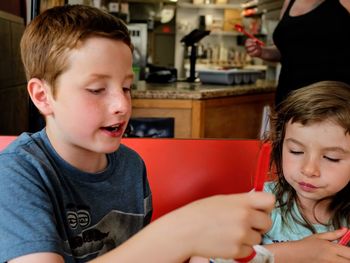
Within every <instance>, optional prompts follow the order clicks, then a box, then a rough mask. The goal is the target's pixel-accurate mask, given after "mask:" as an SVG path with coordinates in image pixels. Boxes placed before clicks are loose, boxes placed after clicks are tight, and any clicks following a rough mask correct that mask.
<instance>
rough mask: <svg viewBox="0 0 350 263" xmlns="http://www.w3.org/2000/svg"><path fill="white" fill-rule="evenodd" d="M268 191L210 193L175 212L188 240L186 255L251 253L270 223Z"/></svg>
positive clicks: (224, 256) (270, 204)
mask: <svg viewBox="0 0 350 263" xmlns="http://www.w3.org/2000/svg"><path fill="white" fill-rule="evenodd" d="M274 202H275V198H274V196H273V195H272V194H268V193H262V192H259V193H257V192H251V193H245V194H236V195H222V196H214V197H209V198H206V199H202V200H199V201H196V202H193V203H191V204H189V205H187V206H185V207H183V208H181V209H180V210H179V211H178V212H179V213H178V218H180V219H181V220H183V221H182V222H181V223H180V222H178V223H180V224H183V225H185V226H186V227H185V228H181V229H184V233H185V232H186V233H187V235H188V236H187V239H188V240H189V241H190V242H188V243H187V244H191V246H192V250H191V251H189V253H190V255H200V256H204V257H214V258H215V257H221V258H242V257H246V256H248V255H250V253H252V246H253V245H256V244H259V243H260V241H261V234H262V233H264V232H265V231H267V230H268V229H269V228H270V227H271V219H270V216H269V212H270V211H271V210H272V208H273V206H274ZM181 213H182V214H184V213H185V214H186V216H184V215H182V216H180V215H181Z"/></svg>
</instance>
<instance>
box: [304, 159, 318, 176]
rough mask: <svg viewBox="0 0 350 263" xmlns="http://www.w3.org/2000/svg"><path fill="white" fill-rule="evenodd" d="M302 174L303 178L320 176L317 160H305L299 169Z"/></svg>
mask: <svg viewBox="0 0 350 263" xmlns="http://www.w3.org/2000/svg"><path fill="white" fill-rule="evenodd" d="M301 172H302V174H304V175H305V176H309V177H311V176H320V168H319V164H318V162H317V160H314V159H312V158H307V159H306V160H305V161H304V163H303V166H302V168H301Z"/></svg>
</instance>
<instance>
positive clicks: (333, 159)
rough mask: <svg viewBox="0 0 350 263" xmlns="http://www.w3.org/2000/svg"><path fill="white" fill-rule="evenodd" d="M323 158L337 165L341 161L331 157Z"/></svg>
mask: <svg viewBox="0 0 350 263" xmlns="http://www.w3.org/2000/svg"><path fill="white" fill-rule="evenodd" d="M323 158H325V159H327V160H328V161H331V162H334V163H337V162H339V161H340V159H337V158H331V157H328V156H323Z"/></svg>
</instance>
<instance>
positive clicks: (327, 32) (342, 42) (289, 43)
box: [273, 0, 350, 103]
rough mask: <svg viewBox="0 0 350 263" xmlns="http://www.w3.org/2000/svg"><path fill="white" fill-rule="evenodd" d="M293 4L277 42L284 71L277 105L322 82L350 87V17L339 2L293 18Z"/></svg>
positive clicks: (276, 33) (325, 3) (328, 1)
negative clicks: (294, 91) (328, 81)
mask: <svg viewBox="0 0 350 263" xmlns="http://www.w3.org/2000/svg"><path fill="white" fill-rule="evenodd" d="M294 4H295V0H291V1H290V3H289V5H288V7H287V8H286V11H285V13H284V14H283V16H282V18H281V21H280V22H279V24H278V25H277V27H276V29H275V31H274V34H273V39H274V42H275V44H276V46H277V47H278V49H279V50H280V52H281V64H282V70H281V74H280V79H279V86H278V90H277V95H276V96H277V98H276V102H277V103H278V102H279V101H281V100H282V99H283V98H284V97H285V96H286V95H287V94H288V93H289V92H290V91H291V90H294V89H297V88H300V87H302V86H305V85H308V84H311V83H313V82H316V81H321V80H339V81H344V82H347V83H350V63H349V62H350V50H349V47H350V14H349V12H348V11H347V10H346V9H345V8H344V7H343V6H342V5H341V4H340V3H339V1H338V0H324V1H323V2H322V3H320V4H319V5H317V6H316V7H315V8H313V9H312V10H310V11H309V12H307V13H304V14H302V15H298V16H291V15H290V10H291V8H292V7H293V5H294Z"/></svg>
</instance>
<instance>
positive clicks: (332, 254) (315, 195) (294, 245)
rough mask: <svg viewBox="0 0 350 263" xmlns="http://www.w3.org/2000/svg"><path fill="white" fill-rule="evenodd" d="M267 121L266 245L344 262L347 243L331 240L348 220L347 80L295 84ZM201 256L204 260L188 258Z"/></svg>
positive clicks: (284, 254)
mask: <svg viewBox="0 0 350 263" xmlns="http://www.w3.org/2000/svg"><path fill="white" fill-rule="evenodd" d="M271 122H272V131H271V135H270V140H271V143H272V152H271V164H272V166H273V167H274V168H273V169H272V170H271V171H273V176H274V180H273V181H272V182H269V183H266V184H265V191H268V192H272V193H274V194H275V196H276V200H277V201H276V206H275V209H274V210H273V212H272V214H271V217H272V221H273V226H272V228H271V229H270V231H269V232H267V233H266V234H264V236H263V245H264V247H265V248H267V249H268V250H269V251H270V252H272V254H273V255H274V261H275V263H289V262H291V263H295V262H298V263H303V262H305V263H310V262H332V263H337V262H350V248H349V247H346V246H342V245H339V244H337V242H338V240H339V239H340V238H341V237H342V236H343V235H344V234H345V232H346V231H347V229H346V228H349V226H350V195H349V190H350V189H349V188H350V186H349V185H350V184H349V181H350V86H349V85H347V84H344V83H341V82H335V81H322V82H318V83H315V84H313V85H310V86H307V87H304V88H301V89H299V90H296V91H293V92H292V93H291V94H290V96H289V97H288V98H287V99H286V100H285V101H284V102H283V103H282V104H280V105H279V107H278V109H277V112H276V113H275V114H274V115H273V116H272V118H271ZM330 241H332V242H330ZM212 261H214V262H234V261H233V260H227V261H223V260H221V259H216V260H212ZM199 262H209V260H208V259H203V258H192V259H191V263H199ZM251 262H265V261H258V260H257V258H255V259H254V260H252V261H251Z"/></svg>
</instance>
